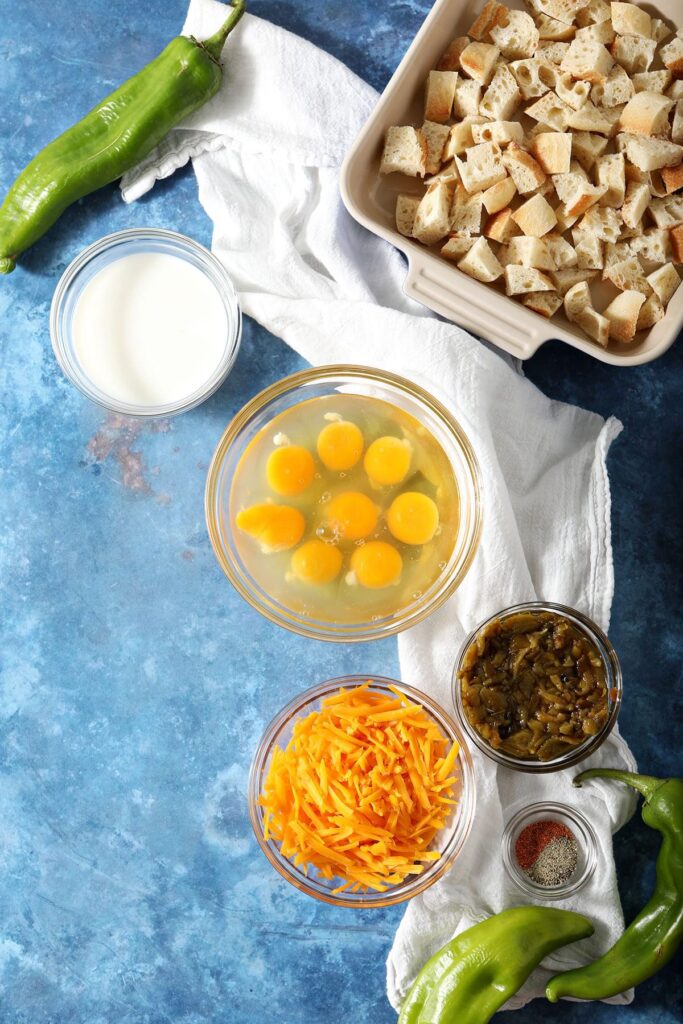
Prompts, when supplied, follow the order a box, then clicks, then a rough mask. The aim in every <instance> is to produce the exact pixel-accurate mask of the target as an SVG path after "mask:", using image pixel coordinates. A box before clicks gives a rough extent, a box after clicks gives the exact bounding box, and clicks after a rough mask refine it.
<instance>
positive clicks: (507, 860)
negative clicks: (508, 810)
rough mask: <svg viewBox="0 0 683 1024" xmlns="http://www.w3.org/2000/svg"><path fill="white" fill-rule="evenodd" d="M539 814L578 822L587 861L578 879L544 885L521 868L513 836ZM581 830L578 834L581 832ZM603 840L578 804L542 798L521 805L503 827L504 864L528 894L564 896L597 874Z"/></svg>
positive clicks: (546, 898) (580, 839)
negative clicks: (577, 806)
mask: <svg viewBox="0 0 683 1024" xmlns="http://www.w3.org/2000/svg"><path fill="white" fill-rule="evenodd" d="M536 814H547V815H548V817H553V816H555V818H560V817H562V818H567V819H569V821H570V822H571V824H572V825H573V826H574V829H573V831H574V835H575V837H576V839H577V842H580V843H581V845H582V847H583V849H584V853H585V858H586V864H585V866H584V869H583V871H582V873H581V874H580V875H578V877H577V878H575V879H569V880H568V881H567V882H564V883H563V884H562V885H554V886H543V885H539V884H538V883H536V882H534V881H533V880H532V879H530V878H528V877H527V876H526V875H525V874H524V873H523V871H522V869H521V868H518V867H517V865H516V861H515V856H514V850H513V837H514V835H515V833H516V832H518V831H519V830H520V829H522V828H525V827H526V823H527V821H528V823H529V824H532V822H531V821H530V820H529V819H531V818H533V817H534V816H535V815H536ZM577 832H578V835H577ZM599 849H600V844H599V843H598V837H597V834H596V831H595V829H594V828H593V826H592V824H591V823H590V821H589V820H588V818H587V817H586V816H585V814H583V813H582V812H581V811H579V810H577V808H575V807H572V806H570V804H562V803H559V802H557V801H553V800H540V801H538V802H537V803H533V804H528V805H527V806H526V807H522V808H520V810H518V811H516V813H515V814H513V816H512V817H511V818H510V819H509V821H508V822H507V824H506V825H505V829H504V830H503V866H504V867H505V870H506V871H507V873H508V875H509V877H510V878H511V879H512V881H513V882H514V883H515V885H516V886H517V887H518V888H520V889H521V890H522V892H525V893H526V894H527V896H533V897H536V898H541V899H544V900H562V899H566V898H567V897H568V896H573V895H574V893H576V892H578V891H579V889H582V888H583V887H584V886H585V885H587V884H588V882H589V881H590V880H591V878H592V877H593V875H594V874H595V869H596V867H597V864H598V851H599Z"/></svg>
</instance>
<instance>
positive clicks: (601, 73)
mask: <svg viewBox="0 0 683 1024" xmlns="http://www.w3.org/2000/svg"><path fill="white" fill-rule="evenodd" d="M613 64H614V58H613V57H612V55H611V53H610V52H609V50H608V49H607V48H606V46H605V45H604V44H603V43H598V42H595V41H594V40H592V39H579V38H577V39H574V41H573V42H572V43H571V44H570V46H569V50H568V51H567V53H566V54H565V57H564V60H563V61H562V63H561V64H560V70H561V71H566V72H567V73H568V74H570V75H571V76H572V78H581V79H584V80H585V81H586V82H591V83H595V82H604V81H605V79H606V78H607V76H608V74H609V73H610V71H611V69H612V65H613Z"/></svg>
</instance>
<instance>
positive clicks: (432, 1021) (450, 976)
mask: <svg viewBox="0 0 683 1024" xmlns="http://www.w3.org/2000/svg"><path fill="white" fill-rule="evenodd" d="M592 934H593V925H592V924H591V923H590V921H589V920H588V918H586V917H581V916H580V915H579V914H574V913H572V912H571V911H569V910H555V909H554V908H552V907H514V908H512V909H511V910H504V911H502V913H500V914H495V915H494V916H493V917H489V918H487V920H486V921H482V922H481V924H475V925H474V926H473V927H472V928H468V929H467V931H464V932H462V933H461V934H460V935H457V936H456V937H455V938H454V939H453V940H452V941H451V942H449V943H448V944H447V945H446V946H444V947H443V949H441V950H439V952H438V953H436V954H435V955H434V956H433V957H432V958H431V960H428V961H427V963H426V964H425V966H424V967H423V968H422V971H421V972H420V974H419V975H418V977H417V979H416V981H415V983H414V985H413V987H412V988H411V990H410V992H409V993H408V995H407V997H406V999H405V1001H404V1003H403V1006H402V1007H401V1013H400V1016H399V1018H398V1024H456V1022H457V1024H486V1022H487V1021H488V1020H490V1019H491V1017H492V1016H493V1014H494V1013H495V1012H496V1010H499V1009H500V1007H501V1006H502V1005H503V1003H505V1002H506V1001H507V1000H508V999H509V998H510V996H512V995H514V994H515V992H517V991H518V989H519V988H521V986H522V985H523V984H524V982H525V981H526V979H527V978H528V977H529V975H530V974H531V972H532V971H533V969H534V968H535V967H537V966H538V964H539V963H540V962H541V960H543V958H544V957H545V956H547V955H548V953H551V952H552V951H553V950H554V949H557V948H558V947H559V946H564V945H566V944H567V943H569V942H576V941H577V940H578V939H585V938H587V937H588V936H589V935H592Z"/></svg>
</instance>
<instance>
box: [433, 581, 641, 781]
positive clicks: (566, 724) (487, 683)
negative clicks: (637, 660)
mask: <svg viewBox="0 0 683 1024" xmlns="http://www.w3.org/2000/svg"><path fill="white" fill-rule="evenodd" d="M453 688H454V700H455V705H456V708H457V710H458V715H459V717H460V719H461V721H462V724H463V726H464V728H465V729H466V731H467V733H468V735H469V737H470V738H471V739H472V741H473V742H474V743H475V744H476V745H477V746H478V747H479V749H480V750H481V751H482V752H483V753H485V754H487V755H488V757H490V758H492V759H493V760H494V761H497V762H498V763H499V764H503V765H505V766H506V767H507V768H514V769H516V770H517V771H523V772H536V773H539V772H554V771H559V770H560V769H562V768H568V767H570V766H572V765H575V764H578V762H579V761H582V760H583V759H584V758H585V757H588V755H589V754H592V753H593V752H594V751H595V750H597V749H598V747H599V746H600V745H601V744H602V743H603V742H604V740H605V739H606V738H607V736H608V735H609V733H610V732H611V730H612V728H613V726H614V723H615V722H616V720H617V715H618V713H619V708H620V706H621V698H622V680H621V668H620V666H619V661H618V659H617V656H616V653H615V651H614V648H613V647H612V645H611V644H610V642H609V640H608V639H607V637H606V635H605V634H604V633H603V631H602V630H601V629H600V628H599V627H598V626H597V625H596V624H595V623H594V622H592V621H591V620H590V619H589V618H588V617H587V616H585V615H583V614H581V612H578V611H576V610H574V609H573V608H567V607H565V606H564V605H559V604H544V603H542V602H539V601H533V602H528V603H526V604H518V605H514V606H513V607H511V608H506V609H504V610H503V611H501V612H498V613H497V614H496V615H493V616H491V618H490V619H487V620H486V622H483V623H482V624H481V625H480V626H478V627H477V628H476V629H475V630H474V631H473V632H472V633H471V634H470V636H469V637H468V638H467V640H466V641H465V643H464V645H463V647H462V650H461V652H460V655H459V657H458V661H457V664H456V666H455V673H454V680H453Z"/></svg>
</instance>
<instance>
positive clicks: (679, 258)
mask: <svg viewBox="0 0 683 1024" xmlns="http://www.w3.org/2000/svg"><path fill="white" fill-rule="evenodd" d="M669 242H670V243H671V259H672V260H673V262H674V263H683V224H679V225H678V226H677V227H675V228H669Z"/></svg>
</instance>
